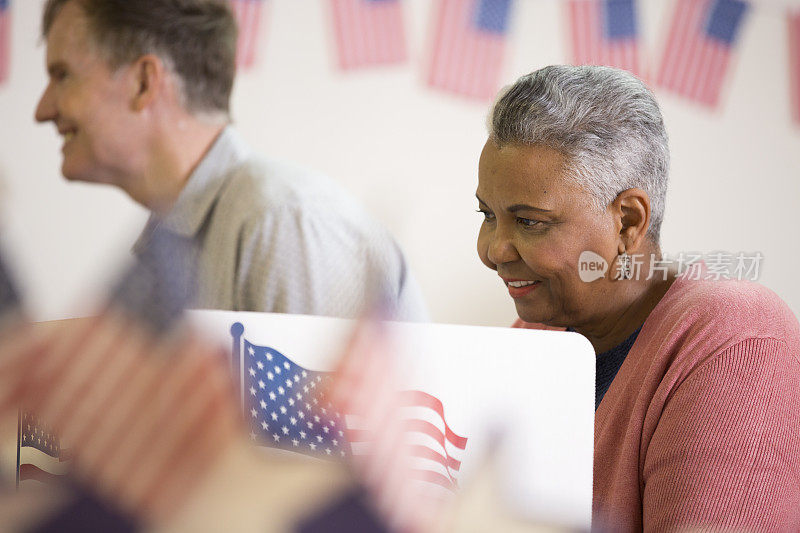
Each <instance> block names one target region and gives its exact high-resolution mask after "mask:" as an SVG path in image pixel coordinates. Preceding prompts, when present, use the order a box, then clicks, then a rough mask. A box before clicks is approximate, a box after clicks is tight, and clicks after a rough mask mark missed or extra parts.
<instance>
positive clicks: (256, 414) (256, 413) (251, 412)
mask: <svg viewBox="0 0 800 533" xmlns="http://www.w3.org/2000/svg"><path fill="white" fill-rule="evenodd" d="M250 414H251V415H253V418H256V417H258V412H257V411H256V410H255V408H253V409H250Z"/></svg>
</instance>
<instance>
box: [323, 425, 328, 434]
mask: <svg viewBox="0 0 800 533" xmlns="http://www.w3.org/2000/svg"><path fill="white" fill-rule="evenodd" d="M322 431H324V432H325V433H326V434H327V433H328V431H330V430H329V429H328V426H322Z"/></svg>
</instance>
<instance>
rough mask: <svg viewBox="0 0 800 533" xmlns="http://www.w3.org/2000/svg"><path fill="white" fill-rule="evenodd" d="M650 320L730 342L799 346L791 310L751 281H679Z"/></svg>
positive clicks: (798, 327)
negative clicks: (766, 341) (753, 340)
mask: <svg viewBox="0 0 800 533" xmlns="http://www.w3.org/2000/svg"><path fill="white" fill-rule="evenodd" d="M651 318H652V319H653V321H657V322H660V323H667V324H672V325H674V326H675V327H685V328H690V329H691V330H694V331H698V332H699V331H702V330H710V331H712V332H716V334H717V335H720V336H725V337H729V338H742V339H745V338H775V339H778V340H783V341H786V342H789V343H791V344H794V345H798V346H800V324H798V322H797V318H796V317H795V316H794V313H793V312H792V310H791V309H790V308H789V306H788V305H787V304H786V302H784V301H783V300H782V299H781V298H780V297H779V296H778V295H777V294H775V292H773V291H772V290H770V289H769V288H767V287H765V286H763V285H761V284H759V283H755V282H752V281H745V280H711V279H690V278H687V277H679V278H678V279H677V280H676V281H675V282H674V284H673V286H672V287H671V288H670V290H669V291H668V292H667V294H666V295H665V296H664V298H663V299H662V301H661V302H660V303H659V305H658V306H657V307H656V309H654V310H653V313H651V316H650V317H649V318H648V320H650V319H651Z"/></svg>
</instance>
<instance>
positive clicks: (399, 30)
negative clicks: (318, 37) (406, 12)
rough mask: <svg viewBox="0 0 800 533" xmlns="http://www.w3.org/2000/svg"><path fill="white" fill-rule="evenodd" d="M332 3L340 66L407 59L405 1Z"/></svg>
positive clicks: (337, 0)
mask: <svg viewBox="0 0 800 533" xmlns="http://www.w3.org/2000/svg"><path fill="white" fill-rule="evenodd" d="M330 4H331V15H332V18H333V29H334V34H335V36H336V49H337V52H338V60H339V68H341V69H342V70H350V69H357V68H361V67H369V66H374V65H389V64H397V63H403V62H405V61H406V59H407V57H408V53H407V50H406V34H405V26H404V24H403V4H402V2H401V0H330Z"/></svg>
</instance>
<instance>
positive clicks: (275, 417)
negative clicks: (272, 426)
mask: <svg viewBox="0 0 800 533" xmlns="http://www.w3.org/2000/svg"><path fill="white" fill-rule="evenodd" d="M269 416H271V417H272V419H273V420H277V419H278V413H276V412H275V411H272V412H271V413H270V415H269Z"/></svg>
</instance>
